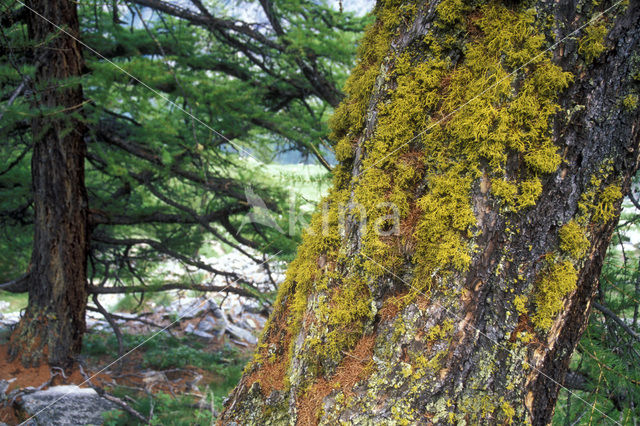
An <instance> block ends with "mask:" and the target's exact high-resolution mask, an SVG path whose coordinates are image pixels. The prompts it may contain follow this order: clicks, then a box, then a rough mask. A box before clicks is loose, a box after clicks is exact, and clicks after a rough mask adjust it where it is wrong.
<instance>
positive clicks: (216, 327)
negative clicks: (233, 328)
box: [198, 315, 227, 337]
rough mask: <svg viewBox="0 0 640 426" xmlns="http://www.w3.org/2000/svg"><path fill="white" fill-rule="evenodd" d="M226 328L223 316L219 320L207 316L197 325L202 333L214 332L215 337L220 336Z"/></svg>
mask: <svg viewBox="0 0 640 426" xmlns="http://www.w3.org/2000/svg"><path fill="white" fill-rule="evenodd" d="M226 328H227V321H226V320H225V319H224V315H221V318H218V319H216V318H214V317H213V316H211V315H207V316H206V317H204V318H203V319H202V320H200V322H199V323H198V330H200V331H204V332H207V333H209V332H215V333H214V334H215V335H216V336H218V337H219V336H221V335H222V334H223V333H224V330H225V329H226Z"/></svg>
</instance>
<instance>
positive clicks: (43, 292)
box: [9, 0, 87, 366]
mask: <svg viewBox="0 0 640 426" xmlns="http://www.w3.org/2000/svg"><path fill="white" fill-rule="evenodd" d="M28 6H29V8H31V9H33V10H35V11H37V12H38V13H39V14H41V15H42V16H38V15H37V14H35V13H33V12H31V13H30V14H29V19H28V31H29V37H30V39H31V40H32V41H33V42H34V45H35V46H36V47H35V57H36V61H37V67H36V76H35V83H36V93H37V101H36V104H35V105H34V108H37V109H38V110H39V114H38V115H37V116H36V117H35V118H34V119H33V121H32V133H33V144H34V147H33V157H32V160H31V175H32V180H33V182H32V185H33V198H34V211H35V221H34V241H33V252H32V256H31V267H30V274H29V282H28V291H29V304H28V306H27V309H26V312H25V314H24V316H23V318H22V319H21V321H20V323H19V324H18V327H17V328H16V330H15V331H14V332H13V334H12V336H11V341H10V349H9V354H10V357H12V358H15V357H17V356H19V357H20V360H21V362H22V363H23V364H24V365H25V366H28V365H36V364H39V363H40V362H41V361H47V362H48V363H49V364H51V365H62V366H68V365H69V364H70V363H71V362H72V361H73V358H74V356H75V355H76V354H78V353H79V351H80V348H81V344H82V335H83V333H84V329H85V308H86V303H87V292H86V263H87V261H86V259H87V192H86V189H85V184H84V159H85V154H86V146H85V142H84V134H85V126H84V124H83V122H82V116H81V106H82V102H83V99H82V87H81V85H80V84H79V83H78V81H77V78H78V76H80V75H81V70H82V67H83V59H82V52H81V49H80V46H79V45H78V43H77V42H76V41H75V40H74V39H73V38H71V37H69V36H68V35H67V34H65V33H64V32H61V31H60V30H58V29H57V28H55V27H54V26H53V25H51V24H50V23H49V22H47V20H49V21H51V22H53V23H55V24H56V25H58V26H60V27H62V28H63V29H64V31H66V32H68V33H70V34H73V35H74V36H76V37H77V36H78V16H77V12H76V3H75V2H72V1H69V0H55V1H45V0H33V1H31V2H29V3H28ZM45 18H46V20H45Z"/></svg>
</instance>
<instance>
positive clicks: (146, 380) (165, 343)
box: [0, 332, 253, 425]
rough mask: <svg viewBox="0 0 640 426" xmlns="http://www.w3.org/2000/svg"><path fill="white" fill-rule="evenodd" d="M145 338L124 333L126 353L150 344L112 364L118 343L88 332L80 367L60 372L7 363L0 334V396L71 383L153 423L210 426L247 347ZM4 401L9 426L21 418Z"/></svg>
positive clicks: (122, 413)
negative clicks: (1, 383) (1, 388)
mask: <svg viewBox="0 0 640 426" xmlns="http://www.w3.org/2000/svg"><path fill="white" fill-rule="evenodd" d="M151 336H152V335H132V334H125V335H124V336H123V340H124V341H125V346H126V347H127V348H131V347H137V346H138V345H140V344H141V343H142V342H144V341H145V340H148V341H147V342H146V343H144V344H142V345H141V346H140V347H138V348H137V349H136V350H134V351H133V352H131V353H130V354H128V355H127V356H125V357H123V358H122V359H121V360H120V361H118V362H115V363H114V360H116V359H117V353H114V350H113V348H114V347H117V342H116V341H115V337H114V336H113V334H112V333H108V332H99V333H91V334H88V335H87V336H86V338H85V345H84V350H83V354H82V364H83V365H84V367H80V366H78V365H75V366H74V367H73V368H72V369H70V370H67V371H65V372H64V374H62V371H60V370H59V369H50V368H49V366H47V365H46V364H42V365H40V366H39V367H37V368H25V367H23V366H22V365H21V364H20V363H19V361H18V360H14V361H13V362H9V361H8V357H7V337H8V334H7V333H4V334H3V335H0V378H2V379H5V380H8V381H9V386H8V389H6V390H5V393H6V394H7V395H8V396H9V399H10V400H11V399H13V397H17V398H16V400H19V398H20V395H21V392H25V391H26V392H30V391H32V390H33V388H35V389H38V390H45V389H47V388H50V387H52V386H59V385H71V384H73V385H78V386H79V387H91V388H94V389H96V390H99V393H100V392H102V391H105V392H107V393H108V394H110V395H112V396H115V397H117V398H118V399H119V400H120V401H122V402H123V403H124V404H125V405H126V406H128V408H129V409H130V410H133V411H135V412H137V413H139V414H141V415H142V416H144V417H153V420H154V424H212V423H213V422H214V421H215V418H216V417H217V414H218V412H219V410H220V409H221V407H222V401H223V399H224V397H226V395H227V394H228V393H229V391H230V390H231V389H232V388H233V386H235V384H236V383H237V381H238V380H239V378H240V375H241V373H242V370H243V368H244V364H245V363H246V362H247V360H248V359H249V357H250V355H251V353H252V351H253V345H245V346H238V345H235V344H233V343H230V340H231V339H229V338H227V337H225V336H223V337H222V338H220V339H214V340H213V341H204V340H203V339H200V338H197V337H194V336H184V337H172V336H169V335H164V334H163V335H158V336H156V337H155V338H151V339H149V337H151ZM7 402H8V403H6V404H0V422H4V423H6V424H9V425H13V424H18V423H20V422H22V421H25V420H27V418H28V416H27V415H26V414H25V413H24V412H23V411H22V410H20V409H19V404H15V403H11V402H12V401H7ZM13 402H15V401H13ZM125 408H126V407H125ZM51 409H52V410H53V409H55V406H54V407H52V408H51ZM105 420H106V424H109V425H124V424H137V423H139V422H138V421H136V420H135V418H134V417H133V416H131V415H130V414H129V413H127V412H126V410H117V411H113V412H108V413H106V415H105ZM182 422H184V423H182Z"/></svg>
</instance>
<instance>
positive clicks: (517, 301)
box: [513, 295, 528, 315]
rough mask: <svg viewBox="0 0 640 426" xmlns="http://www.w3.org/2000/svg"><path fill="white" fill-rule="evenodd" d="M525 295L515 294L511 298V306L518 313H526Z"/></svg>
mask: <svg viewBox="0 0 640 426" xmlns="http://www.w3.org/2000/svg"><path fill="white" fill-rule="evenodd" d="M527 302H528V298H527V296H522V295H517V296H516V297H514V298H513V306H514V307H515V308H516V312H517V313H518V315H525V314H526V313H527Z"/></svg>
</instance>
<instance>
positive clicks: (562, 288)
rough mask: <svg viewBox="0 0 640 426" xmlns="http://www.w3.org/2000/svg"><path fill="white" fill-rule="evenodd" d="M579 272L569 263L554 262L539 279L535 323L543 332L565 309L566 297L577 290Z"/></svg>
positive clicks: (536, 292)
mask: <svg viewBox="0 0 640 426" xmlns="http://www.w3.org/2000/svg"><path fill="white" fill-rule="evenodd" d="M577 280H578V272H577V271H576V269H575V268H574V266H573V264H572V263H571V262H569V261H555V260H552V261H551V262H550V264H549V265H548V267H547V268H546V270H545V271H544V272H543V273H542V276H541V277H540V278H539V280H538V283H537V285H536V290H535V305H536V310H535V314H534V315H533V318H532V320H533V323H534V324H535V325H536V326H537V327H538V328H540V329H542V330H547V329H549V328H550V327H551V325H552V324H553V321H554V320H555V317H556V315H557V314H558V313H559V312H560V311H561V310H562V308H563V307H564V297H565V296H566V295H567V294H569V293H570V292H571V291H573V290H574V289H575V288H576V282H577Z"/></svg>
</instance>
